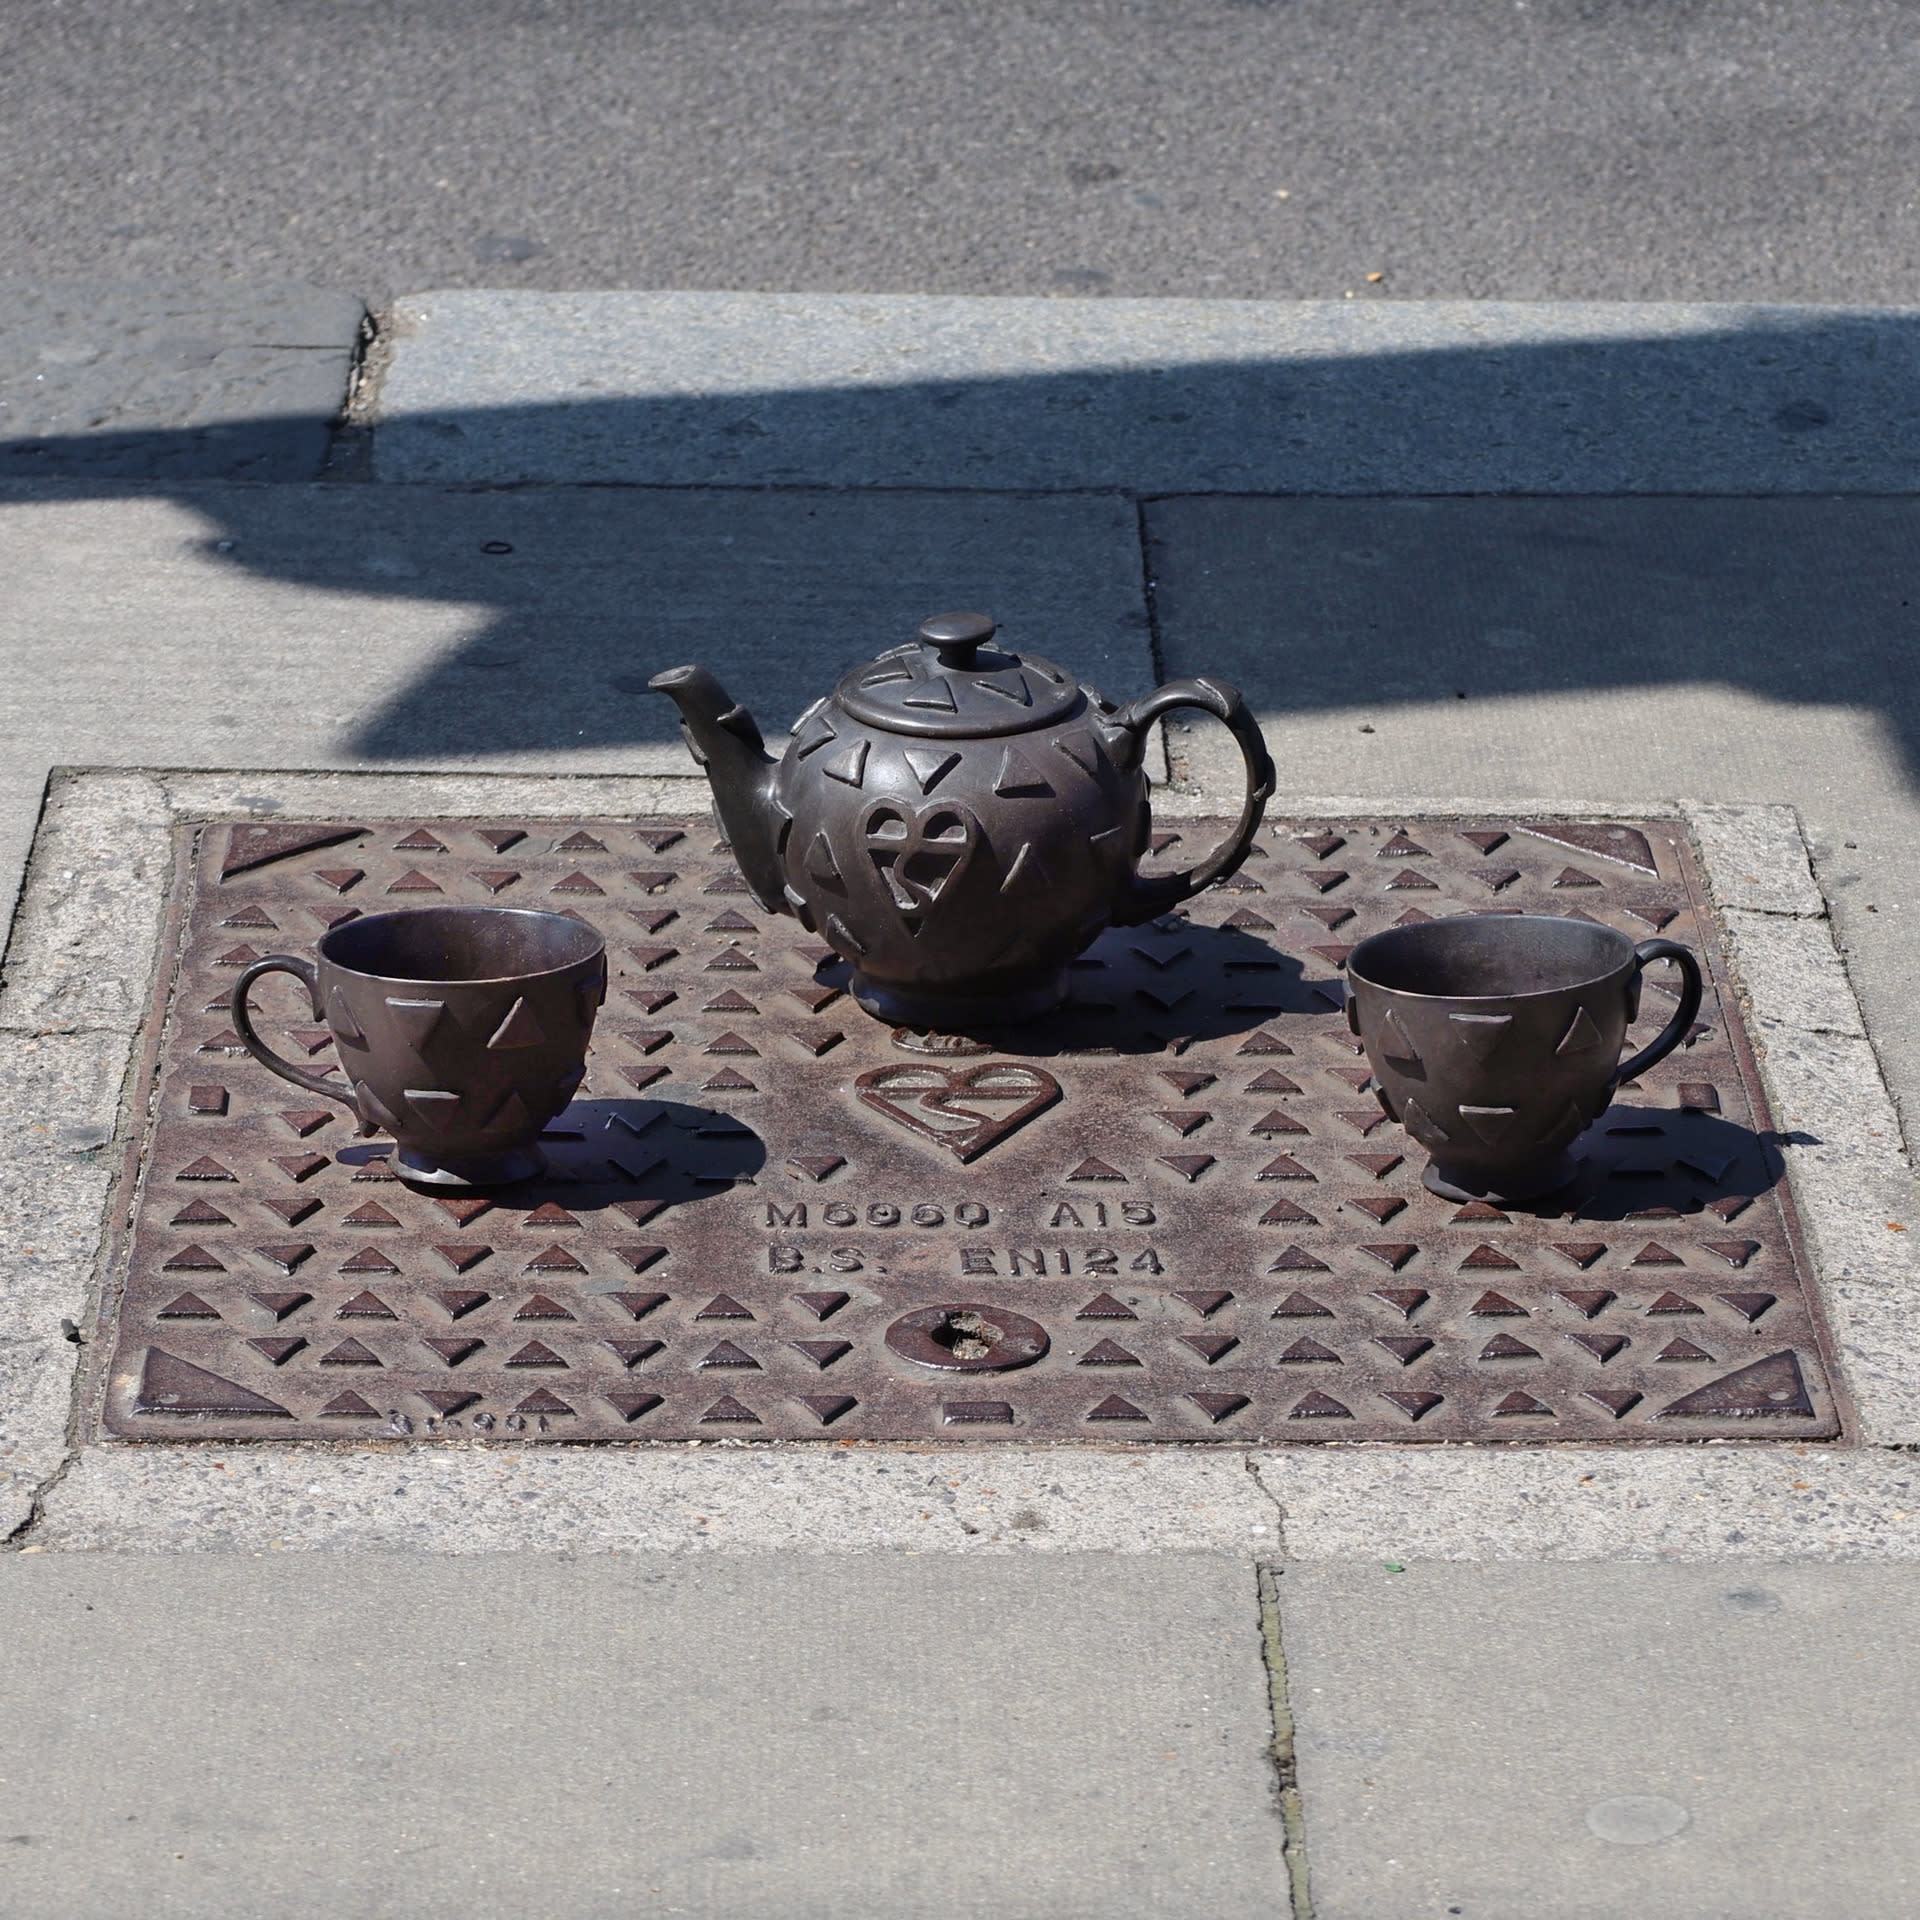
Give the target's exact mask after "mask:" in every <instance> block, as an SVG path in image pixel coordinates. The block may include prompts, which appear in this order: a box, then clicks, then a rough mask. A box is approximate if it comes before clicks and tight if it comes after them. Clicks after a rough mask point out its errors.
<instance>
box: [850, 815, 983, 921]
mask: <svg viewBox="0 0 1920 1920" xmlns="http://www.w3.org/2000/svg"><path fill="white" fill-rule="evenodd" d="M860 836H861V840H862V841H863V843H864V844H865V846H866V850H867V858H868V859H869V860H871V861H872V862H873V865H874V870H875V872H877V873H878V874H879V876H880V880H881V883H882V885H884V886H885V888H886V890H887V897H888V898H889V899H890V900H891V901H892V902H893V905H894V910H895V911H896V912H897V913H898V914H899V915H900V918H901V919H902V920H903V921H905V923H906V927H907V931H908V932H909V933H911V934H914V935H918V933H919V932H920V929H921V927H922V926H923V925H924V924H925V922H926V917H927V914H928V912H929V910H930V909H931V908H932V907H933V905H934V904H935V902H936V901H938V900H939V898H940V896H941V895H942V894H943V893H945V892H946V891H947V889H948V888H949V887H951V886H952V885H953V884H954V883H955V882H956V881H957V880H958V879H959V878H960V876H961V875H962V874H963V873H964V872H965V871H966V870H967V867H968V866H969V864H970V863H971V862H972V860H973V850H974V848H975V847H976V846H978V845H979V843H980V823H979V822H978V821H977V820H976V819H974V817H973V815H972V814H971V813H969V812H968V811H967V809H966V808H965V807H959V806H955V805H954V804H953V803H952V802H951V801H938V800H936V801H934V802H932V803H931V804H930V805H927V806H923V807H919V808H912V807H908V806H905V805H903V804H901V803H900V802H899V801H897V800H876V801H875V802H874V803H873V805H872V806H870V807H869V808H868V809H867V811H866V817H865V818H864V819H863V820H862V821H861V823H860Z"/></svg>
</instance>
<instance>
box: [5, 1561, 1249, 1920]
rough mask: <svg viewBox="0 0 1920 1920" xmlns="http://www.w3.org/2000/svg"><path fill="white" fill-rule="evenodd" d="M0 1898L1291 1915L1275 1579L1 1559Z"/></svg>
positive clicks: (1222, 1573) (888, 1916)
mask: <svg viewBox="0 0 1920 1920" xmlns="http://www.w3.org/2000/svg"><path fill="white" fill-rule="evenodd" d="M0 1716H3V1717H4V1719H5V1722H6V1725H7V1729H8V1739H7V1746H8V1750H7V1756H6V1765H5V1767H4V1769H0V1831H4V1832H5V1834H6V1835H7V1844H6V1846H5V1859H4V1864H3V1865H0V1910H4V1911H6V1912H8V1913H20V1914H27V1913H34V1914H52V1913H62V1914H84V1915H86V1916H88V1920H119V1916H134V1915H152V1914H166V1915H169V1916H173V1915H178V1916H182V1920H186V1917H188V1916H209V1917H210V1920H211V1917H216V1916H217V1920H232V1917H233V1916H235V1915H239V1914H244V1913H269V1912H271V1913H276V1914H285V1915H287V1916H288V1917H289V1920H309V1917H311V1920H323V1917H324V1920H373V1917H374V1916H383V1915H387V1914H391V1913H394V1912H395V1911H398V1910H404V1911H406V1912H408V1913H416V1914H420V1915H422V1916H425V1917H427V1920H456V1916H464V1915H468V1914H472V1913H476V1912H505V1911H511V1912H519V1913H528V1914H552V1915H564V1916H567V1920H575V1917H576V1916H579V1917H580V1920H585V1917H586V1916H596V1915H605V1916H609V1920H610V1917H611V1916H613V1915H616V1914H619V1915H628V1914H656V1913H660V1914H667V1913H694V1914H705V1915H722V1914H724V1915H728V1916H733V1915H761V1914H764V1915H778V1916H781V1920H789V1917H790V1916H802V1917H806V1916H820V1920H825V1917H826V1916H829V1915H831V1916H834V1917H835V1920H841V1917H842V1916H848V1917H853V1920H858V1917H860V1916H872V1920H895V1916H925V1920H953V1917H954V1916H961V1915H980V1916H988V1915H996V1916H997V1915H1006V1916H1012V1920H1060V1917H1061V1916H1066V1917H1067V1920H1081V1917H1084V1920H1095V1917H1096V1916H1106V1915H1126V1916H1132V1915H1146V1914H1181V1913H1190V1912H1193V1911H1195V1910H1196V1909H1199V1910H1204V1911H1205V1912H1207V1913H1209V1914H1218V1915H1221V1916H1223V1917H1231V1920H1241V1917H1243V1916H1244V1920H1256V1916H1259V1917H1261V1920H1264V1917H1265V1916H1270V1915H1272V1914H1274V1913H1275V1912H1277V1911H1279V1910H1281V1909H1282V1907H1283V1905H1284V1893H1283V1891H1282V1889H1283V1888H1284V1884H1285V1880H1284V1873H1283V1870H1282V1866H1281V1861H1280V1839H1281V1828H1280V1822H1279V1820H1278V1818H1277V1817H1276V1814H1275V1811H1274V1794H1273V1783H1274V1776H1273V1771H1272V1767H1271V1764H1270V1762H1269V1759H1268V1753H1267V1746H1268V1741H1269V1739H1270V1737H1271V1726H1270V1722H1269V1720H1268V1717H1267V1697H1266V1677H1265V1672H1264V1669H1263V1665H1262V1660H1261V1648H1260V1636H1259V1625H1258V1618H1257V1610H1256V1607H1255V1604H1254V1583H1253V1574H1252V1570H1251V1568H1249V1567H1247V1566H1245V1565H1244V1564H1239V1563H1236V1562H1234V1561H1232V1560H1223V1559H1218V1558H1205V1557H1184V1558H1171V1559H1162V1560H1151V1561H1145V1562H1143V1561H1140V1560H1138V1559H1126V1560H1121V1561H1114V1560H1108V1559H1103V1558H1100V1557H1097V1556H1087V1557H1082V1558H1078V1559H1075V1560H1074V1561H1072V1562H1071V1563H1070V1564H1066V1565H1047V1566H1045V1567H1042V1566H1039V1565H1032V1564H1016V1563H1012V1562H1003V1563H1002V1562H997V1563H994V1564H992V1565H984V1564H983V1565H964V1566H963V1565H959V1564H956V1563H955V1562H953V1561H951V1560H946V1559H938V1560H910V1559H902V1558H892V1557H882V1558H873V1559H865V1560H852V1559H838V1560H833V1561H825V1560H818V1559H808V1558H797V1559H796V1558H787V1557H782V1556H778V1555H772V1556H767V1557H764V1558H761V1559H757V1560H754V1561H752V1562H738V1561H736V1562H729V1563H727V1564H724V1565H723V1564H719V1563H716V1562H710V1561H709V1562H689V1561H687V1560H683V1559H673V1558H669V1557H666V1556H660V1555H634V1556H622V1557H619V1558H611V1557H598V1558H586V1559H574V1558H572V1557H571V1556H556V1555H530V1554H496V1555H490V1556H487V1557H484V1558H481V1559H477V1560H468V1561H461V1562H448V1561H434V1560H432V1559H425V1558H419V1557H410V1556H400V1555H382V1554H369V1555H362V1556H354V1557H348V1556H326V1557H321V1558H315V1557H312V1556H303V1557H302V1558H300V1559H299V1560H297V1561H291V1562H289V1561H285V1560H279V1559H274V1558H267V1559H221V1560H208V1559H199V1560H196V1559H165V1560H153V1559H139V1558H127V1557H123V1556H118V1555H102V1556H98V1557H92V1556H89V1557H86V1558H84V1559H78V1560H75V1559H70V1558H65V1557H60V1558H56V1557H53V1556H44V1557H40V1556H32V1555H28V1556H19V1555H14V1556H9V1557H7V1558H6V1559H5V1560H4V1561H0Z"/></svg>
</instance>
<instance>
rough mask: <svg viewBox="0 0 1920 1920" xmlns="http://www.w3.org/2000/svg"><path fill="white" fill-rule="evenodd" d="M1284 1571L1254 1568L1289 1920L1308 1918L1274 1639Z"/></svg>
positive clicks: (1283, 1676) (1282, 1664) (1302, 1833)
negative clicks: (1271, 1720) (1265, 1670)
mask: <svg viewBox="0 0 1920 1920" xmlns="http://www.w3.org/2000/svg"><path fill="white" fill-rule="evenodd" d="M1284 1571H1285V1569H1284V1568H1281V1567H1278V1566H1274V1565H1272V1564H1270V1563H1268V1562H1266V1561H1262V1562H1260V1563H1259V1564H1258V1565H1257V1566H1256V1567H1255V1569H1254V1578H1255V1582H1256V1591H1257V1594H1258V1599H1259V1607H1260V1654H1261V1658H1262V1660H1263V1661H1264V1663H1265V1665H1266V1669H1267V1706H1268V1711H1269V1712H1270V1714H1271V1715H1272V1718H1273V1740H1272V1742H1271V1744H1270V1745H1269V1747H1268V1754H1269V1757H1270V1759H1271V1760H1272V1763H1273V1781H1274V1786H1273V1792H1274V1802H1275V1806H1276V1808H1277V1810H1278V1812H1279V1815H1280V1824H1281V1826H1282V1827H1283V1828H1284V1829H1285V1833H1286V1839H1285V1841H1284V1843H1283V1854H1282V1858H1283V1859H1284V1860H1285V1862H1286V1868H1287V1904H1288V1907H1289V1909H1290V1910H1291V1912H1292V1914H1293V1920H1313V1888H1312V1883H1311V1880H1310V1878H1309V1876H1308V1871H1307V1818H1306V1808H1305V1806H1304V1804H1303V1803H1302V1801H1301V1798H1300V1770H1299V1764H1298V1761H1297V1759H1296V1756H1295V1751H1294V1726H1293V1705H1292V1702H1291V1700H1290V1699H1289V1697H1288V1694H1287V1656H1286V1651H1285V1649H1284V1647H1283V1646H1282V1645H1281V1637H1280V1579H1281V1575H1282V1574H1283V1573H1284Z"/></svg>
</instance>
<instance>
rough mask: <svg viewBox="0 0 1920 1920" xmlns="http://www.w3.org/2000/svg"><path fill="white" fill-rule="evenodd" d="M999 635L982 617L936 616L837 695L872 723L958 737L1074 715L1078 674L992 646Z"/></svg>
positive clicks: (858, 671)
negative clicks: (906, 642) (1069, 714)
mask: <svg viewBox="0 0 1920 1920" xmlns="http://www.w3.org/2000/svg"><path fill="white" fill-rule="evenodd" d="M997 630H998V629H997V627H996V624H995V622H994V621H993V619H992V618H991V617H990V616H989V615H987V614H984V613H942V614H936V615H935V616H934V618H933V619H931V620H929V621H927V622H926V623H925V625H923V626H922V627H921V629H920V638H919V639H918V640H917V641H914V642H912V643H910V644H909V645H907V646H904V647H895V648H893V649H892V650H891V651H890V652H887V653H883V654H881V655H880V657H879V658H878V659H877V660H869V661H868V662H867V664H866V665H865V666H863V667H856V668H855V669H854V670H853V671H852V672H851V673H850V674H848V675H847V677H846V678H845V679H844V680H842V681H841V682H840V684H839V685H838V686H837V687H836V688H835V689H834V691H833V698H834V700H835V701H836V702H837V703H838V704H839V705H840V706H841V707H843V708H845V709H846V711H847V712H848V713H850V714H852V715H853V717H854V718H855V719H856V720H864V721H865V722H866V723H867V725H868V726H871V727H880V728H883V729H884V730H885V731H886V732H888V733H916V734H926V735H933V736H935V737H943V738H946V739H953V740H958V739H978V738H980V737H981V736H983V735H986V734H995V733H1025V732H1027V731H1029V730H1030V729H1032V728H1034V727H1044V726H1046V725H1048V724H1049V723H1050V722H1051V721H1054V720H1058V719H1061V718H1063V717H1064V716H1065V715H1066V714H1068V713H1070V712H1071V711H1072V710H1073V707H1074V704H1075V702H1076V701H1077V700H1078V699H1079V698H1080V683H1079V682H1078V681H1077V680H1075V679H1074V677H1073V675H1072V674H1070V673H1068V672H1067V670H1066V669H1065V668H1064V667H1057V666H1055V665H1054V663H1053V662H1052V661H1051V660H1042V659H1041V658H1040V657H1039V656H1038V655H1037V654H1031V653H1030V654H1025V655H1022V654H1017V653H1008V652H1005V651H1003V650H1002V649H1000V648H997V647H994V646H992V645H991V644H990V643H991V641H992V639H993V636H994V634H995V632H996V631H997Z"/></svg>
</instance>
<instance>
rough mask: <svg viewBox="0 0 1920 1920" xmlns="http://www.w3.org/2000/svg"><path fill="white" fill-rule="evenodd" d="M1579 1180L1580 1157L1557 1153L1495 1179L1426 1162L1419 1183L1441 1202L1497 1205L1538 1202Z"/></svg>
mask: <svg viewBox="0 0 1920 1920" xmlns="http://www.w3.org/2000/svg"><path fill="white" fill-rule="evenodd" d="M1579 1177H1580V1161H1579V1158H1578V1157H1577V1156H1576V1155H1574V1154H1572V1153H1556V1154H1555V1155H1554V1156H1553V1158H1552V1159H1551V1160H1542V1161H1538V1162H1536V1163H1535V1164H1534V1165H1533V1166H1530V1167H1515V1168H1514V1169H1513V1170H1512V1171H1511V1172H1510V1173H1508V1174H1505V1175H1503V1176H1502V1177H1501V1178H1500V1179H1498V1180H1481V1179H1477V1178H1476V1177H1475V1176H1474V1175H1472V1174H1463V1173H1461V1172H1460V1171H1458V1170H1457V1169H1454V1168H1449V1167H1443V1166H1442V1165H1441V1164H1440V1163H1439V1161H1437V1160H1429V1161H1428V1162H1427V1170H1426V1172H1425V1173H1423V1174H1422V1175H1421V1176H1420V1184H1421V1185H1422V1186H1423V1187H1425V1188H1426V1190H1427V1191H1428V1192H1429V1193H1437V1194H1438V1195H1439V1196H1440V1197H1441V1199H1443V1200H1488V1201H1491V1202H1493V1204H1494V1205H1496V1206H1498V1205H1499V1204H1500V1203H1501V1202H1502V1201H1506V1200H1513V1201H1521V1200H1538V1199H1541V1198H1543V1197H1544V1196H1545V1195H1547V1194H1550V1193H1558V1192H1559V1191H1560V1190H1561V1188H1563V1187H1570V1186H1571V1185H1572V1184H1573V1183H1574V1181H1576V1180H1577V1179H1579Z"/></svg>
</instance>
